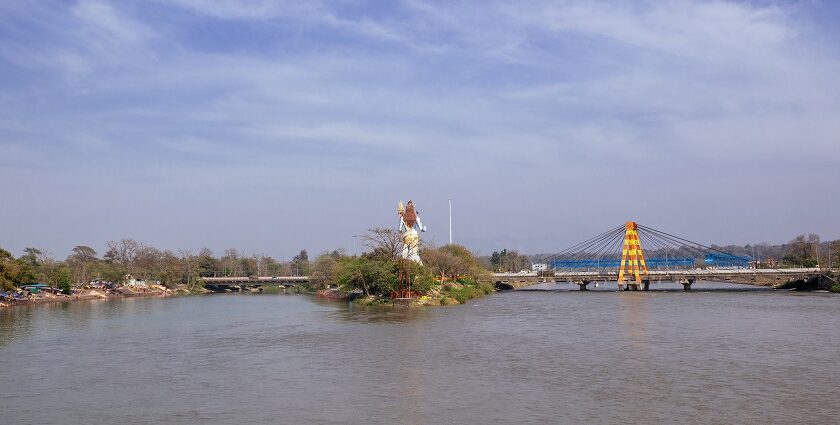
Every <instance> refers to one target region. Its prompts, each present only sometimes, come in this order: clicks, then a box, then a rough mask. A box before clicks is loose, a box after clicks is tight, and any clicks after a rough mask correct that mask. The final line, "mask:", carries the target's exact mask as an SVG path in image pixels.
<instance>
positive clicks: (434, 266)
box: [420, 247, 461, 280]
mask: <svg viewBox="0 0 840 425" xmlns="http://www.w3.org/2000/svg"><path fill="white" fill-rule="evenodd" d="M420 257H421V258H422V259H423V264H424V265H426V267H428V268H429V269H430V270H431V271H432V272H433V273H434V275H435V276H440V277H441V278H442V279H443V280H445V279H446V278H449V279H451V280H455V278H456V277H457V275H458V270H459V269H460V268H461V264H460V263H461V260H460V259H459V258H458V257H456V256H455V255H453V254H452V253H450V252H446V251H444V250H442V249H439V248H432V247H426V248H423V250H422V251H421V252H420Z"/></svg>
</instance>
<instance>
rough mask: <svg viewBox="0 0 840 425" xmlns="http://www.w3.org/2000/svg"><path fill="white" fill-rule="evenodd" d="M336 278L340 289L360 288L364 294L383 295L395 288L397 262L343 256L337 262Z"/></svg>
mask: <svg viewBox="0 0 840 425" xmlns="http://www.w3.org/2000/svg"><path fill="white" fill-rule="evenodd" d="M337 280H338V283H339V285H340V286H341V287H342V289H344V290H346V291H352V290H354V289H360V290H362V292H363V293H364V294H365V295H384V294H388V293H390V292H392V291H394V290H395V289H396V288H397V280H398V276H397V264H396V263H394V262H392V261H383V260H379V259H376V258H373V257H371V256H369V255H368V256H365V255H362V256H359V257H344V258H342V259H341V260H340V261H339V262H338V272H337Z"/></svg>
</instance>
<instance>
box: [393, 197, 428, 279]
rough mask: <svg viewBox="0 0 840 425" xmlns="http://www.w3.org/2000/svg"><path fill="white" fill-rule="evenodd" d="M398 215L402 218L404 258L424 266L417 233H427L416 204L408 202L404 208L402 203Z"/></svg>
mask: <svg viewBox="0 0 840 425" xmlns="http://www.w3.org/2000/svg"><path fill="white" fill-rule="evenodd" d="M397 214H399V216H400V232H402V244H403V247H402V254H401V255H402V258H405V259H406V260H410V261H414V262H415V263H418V264H423V262H422V261H420V234H419V233H417V232H418V231H421V232H425V231H426V226H424V225H423V223H421V222H420V217H419V216H418V215H417V211H415V209H414V202H412V201H408V203H407V204H406V205H405V206H403V203H402V201H400V203H399V205H398V206H397Z"/></svg>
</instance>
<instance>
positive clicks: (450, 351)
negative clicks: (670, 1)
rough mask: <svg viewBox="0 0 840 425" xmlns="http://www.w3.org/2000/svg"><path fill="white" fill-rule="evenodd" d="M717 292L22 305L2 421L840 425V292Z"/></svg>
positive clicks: (10, 334) (9, 321) (0, 361)
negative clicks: (432, 302)
mask: <svg viewBox="0 0 840 425" xmlns="http://www.w3.org/2000/svg"><path fill="white" fill-rule="evenodd" d="M708 286H715V285H708ZM674 287H675V288H681V287H680V286H677V285H675V286H674ZM718 287H728V288H731V289H732V288H736V286H734V285H728V286H726V285H720V286H718ZM542 288H543V289H553V288H554V285H545V286H543V287H542ZM562 288H568V285H567V286H562ZM703 288H704V286H703V285H701V283H700V282H698V283H697V284H695V289H694V290H693V291H691V292H682V291H654V292H633V293H616V292H614V290H613V287H608V288H603V286H602V287H600V288H599V289H609V291H607V290H597V291H590V292H588V293H582V292H579V291H576V290H575V291H510V292H502V293H496V294H493V295H490V296H487V297H484V298H480V299H477V300H472V301H470V302H468V303H467V304H466V305H462V306H453V307H441V308H421V309H411V310H407V309H395V310H387V309H385V310H383V309H361V308H358V307H357V308H353V307H352V306H350V305H348V304H346V303H331V302H322V301H318V300H316V299H314V298H312V297H309V296H291V295H288V296H286V295H234V294H221V295H209V296H195V297H172V298H165V299H122V300H109V301H90V302H76V303H64V304H45V305H36V306H31V307H17V308H9V309H5V310H0V365H2V366H0V382H2V395H0V423H3V424H18V423H21V424H23V423H26V424H30V423H31V424H149V423H175V424H208V423H236V424H268V423H282V424H303V423H318V424H344V423H356V424H368V423H374V424H380V423H381V424H394V423H407V424H427V423H428V424H451V423H477V424H509V423H534V424H536V423H605V424H625V423H710V424H711V423H717V424H724V423H725V424H755V423H806V422H807V423H826V424H828V423H837V421H838V416H837V415H838V413H840V410H838V409H840V393H838V388H840V358H838V354H840V296H836V295H833V294H817V293H810V294H804V293H789V292H774V291H766V290H746V291H726V290H723V291H706V290H704V289H703ZM575 289H576V286H575Z"/></svg>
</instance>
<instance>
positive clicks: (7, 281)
mask: <svg viewBox="0 0 840 425" xmlns="http://www.w3.org/2000/svg"><path fill="white" fill-rule="evenodd" d="M19 274H20V263H19V262H18V261H16V260H15V258H14V257H12V253H10V252H9V251H6V250H5V249H3V248H0V289H2V290H3V291H11V290H13V289H15V284H16V282H17V281H18V280H19Z"/></svg>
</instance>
